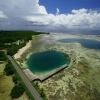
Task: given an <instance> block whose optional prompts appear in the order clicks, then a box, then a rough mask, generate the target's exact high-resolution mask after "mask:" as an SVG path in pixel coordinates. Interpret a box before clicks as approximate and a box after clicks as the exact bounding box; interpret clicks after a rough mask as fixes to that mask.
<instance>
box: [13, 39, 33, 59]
mask: <svg viewBox="0 0 100 100" xmlns="http://www.w3.org/2000/svg"><path fill="white" fill-rule="evenodd" d="M31 46H32V42H31V40H30V41H29V42H28V43H27V44H26V46H24V47H22V48H21V49H19V51H18V52H17V53H16V54H15V55H14V58H15V59H20V58H21V56H22V55H23V54H24V53H25V52H26V51H27V50H28V49H29V48H30V47H31Z"/></svg>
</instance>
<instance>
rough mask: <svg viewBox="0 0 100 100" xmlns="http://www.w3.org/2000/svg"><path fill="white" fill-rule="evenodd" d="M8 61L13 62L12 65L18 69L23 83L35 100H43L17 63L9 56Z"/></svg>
mask: <svg viewBox="0 0 100 100" xmlns="http://www.w3.org/2000/svg"><path fill="white" fill-rule="evenodd" d="M7 57H8V59H9V60H10V61H11V63H12V65H13V66H14V68H15V69H16V71H17V73H18V74H19V75H20V77H21V79H22V81H23V82H24V84H25V85H26V87H27V89H28V90H29V91H30V93H31V95H32V96H33V97H34V99H35V100H43V99H42V97H41V96H40V94H39V93H38V91H37V90H36V89H35V88H34V87H33V85H32V83H31V82H30V81H29V79H28V77H27V76H26V75H25V74H24V72H23V71H22V70H21V68H20V67H19V66H18V64H17V63H16V61H15V60H14V59H13V58H12V57H11V56H9V55H8V56H7Z"/></svg>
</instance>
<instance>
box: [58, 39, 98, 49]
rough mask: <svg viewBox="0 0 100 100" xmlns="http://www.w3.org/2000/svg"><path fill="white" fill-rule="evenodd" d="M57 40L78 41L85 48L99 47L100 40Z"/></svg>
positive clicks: (64, 41) (62, 40) (65, 41)
mask: <svg viewBox="0 0 100 100" xmlns="http://www.w3.org/2000/svg"><path fill="white" fill-rule="evenodd" d="M58 41H59V42H63V43H75V42H76V43H77V42H78V43H80V44H82V46H84V47H86V48H90V49H100V41H97V40H91V39H73V38H70V39H61V40H58Z"/></svg>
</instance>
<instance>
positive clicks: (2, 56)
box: [0, 51, 7, 61]
mask: <svg viewBox="0 0 100 100" xmlns="http://www.w3.org/2000/svg"><path fill="white" fill-rule="evenodd" d="M6 59H7V58H6V55H5V53H4V52H3V51H0V61H5V60H6Z"/></svg>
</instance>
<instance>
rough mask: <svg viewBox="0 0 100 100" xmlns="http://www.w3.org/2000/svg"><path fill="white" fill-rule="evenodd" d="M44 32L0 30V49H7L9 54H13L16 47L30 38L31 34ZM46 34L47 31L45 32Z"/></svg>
mask: <svg viewBox="0 0 100 100" xmlns="http://www.w3.org/2000/svg"><path fill="white" fill-rule="evenodd" d="M39 34H44V33H43V32H33V31H0V49H7V53H8V54H9V55H14V54H15V53H16V52H17V51H18V49H20V48H21V47H23V46H25V44H26V42H27V41H29V40H31V39H32V35H39ZM45 34H48V33H45Z"/></svg>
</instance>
